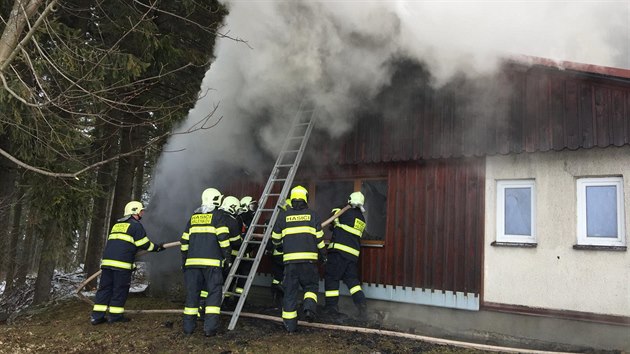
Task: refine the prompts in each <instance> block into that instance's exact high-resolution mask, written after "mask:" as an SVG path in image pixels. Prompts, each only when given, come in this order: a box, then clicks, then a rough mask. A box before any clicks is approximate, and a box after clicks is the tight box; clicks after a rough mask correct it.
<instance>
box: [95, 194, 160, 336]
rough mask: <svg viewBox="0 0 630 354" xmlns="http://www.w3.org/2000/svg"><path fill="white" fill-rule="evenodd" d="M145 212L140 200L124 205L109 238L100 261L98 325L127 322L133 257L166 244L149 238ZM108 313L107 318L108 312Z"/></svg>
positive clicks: (96, 305) (96, 323) (96, 309)
mask: <svg viewBox="0 0 630 354" xmlns="http://www.w3.org/2000/svg"><path fill="white" fill-rule="evenodd" d="M143 214H144V206H143V205H142V203H140V202H137V201H131V202H129V203H127V205H125V216H123V217H122V218H121V219H118V222H117V223H116V224H114V226H113V227H112V231H111V232H110V234H109V237H108V238H107V244H106V245H105V251H104V252H103V260H102V261H101V271H102V273H101V280H100V282H99V288H98V291H97V292H96V299H95V300H94V308H93V309H92V316H91V321H90V322H91V323H92V324H93V325H98V324H101V323H104V322H105V321H107V322H109V323H114V322H128V321H129V318H127V317H125V316H123V313H124V312H125V302H126V301H127V296H128V295H129V286H130V285H131V272H132V271H133V270H134V268H135V265H134V263H133V262H134V260H135V256H136V252H137V251H138V249H143V250H147V251H149V252H160V251H162V250H163V249H164V247H163V244H161V243H159V244H157V245H156V244H154V243H153V242H151V240H149V238H148V237H147V233H146V231H144V227H143V226H142V224H141V223H140V219H142V215H143ZM107 311H109V316H108V318H107V319H106V318H105V312H107Z"/></svg>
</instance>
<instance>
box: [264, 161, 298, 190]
mask: <svg viewBox="0 0 630 354" xmlns="http://www.w3.org/2000/svg"><path fill="white" fill-rule="evenodd" d="M291 166H293V165H291ZM267 196H268V197H279V196H280V193H269V194H267Z"/></svg>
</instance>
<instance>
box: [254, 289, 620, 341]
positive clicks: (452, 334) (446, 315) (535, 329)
mask: <svg viewBox="0 0 630 354" xmlns="http://www.w3.org/2000/svg"><path fill="white" fill-rule="evenodd" d="M320 300H321V301H320V304H323V296H321V294H320ZM247 301H248V303H251V304H255V305H262V306H264V305H265V304H270V303H271V298H270V292H269V289H268V288H265V287H253V288H252V289H251V291H250V293H249V296H248V299H247ZM339 305H340V306H339V307H340V311H341V312H344V313H346V314H348V315H350V316H356V314H357V310H356V308H355V307H354V305H353V303H352V299H351V298H349V297H346V296H342V297H341V299H340V303H339ZM368 308H369V312H370V322H369V326H371V327H372V326H382V327H383V328H387V329H393V330H397V331H401V332H408V333H414V334H419V335H425V336H431V337H438V338H446V339H453V340H460V341H469V342H475V343H482V344H490V345H500V346H508V347H515V348H523V349H532V350H551V351H572V352H587V351H621V352H630V327H628V326H622V325H607V324H601V323H595V322H588V321H577V320H565V319H558V318H549V317H541V316H534V315H521V314H509V313H502V312H495V311H486V310H480V311H466V310H457V309H449V308H442V307H434V306H424V305H415V304H403V303H396V302H390V301H378V300H368Z"/></svg>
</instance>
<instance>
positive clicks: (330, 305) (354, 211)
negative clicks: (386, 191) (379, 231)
mask: <svg viewBox="0 0 630 354" xmlns="http://www.w3.org/2000/svg"><path fill="white" fill-rule="evenodd" d="M364 203H365V197H364V196H363V193H361V192H354V193H352V194H350V197H349V199H348V204H350V206H352V208H351V209H349V210H348V211H346V212H345V213H344V214H342V215H341V216H339V217H338V218H337V219H335V220H334V221H333V224H332V225H331V227H332V229H333V235H332V239H331V240H330V243H329V244H328V255H327V256H328V262H327V263H326V271H325V273H324V274H325V275H324V288H325V289H326V305H325V307H324V310H325V312H327V313H329V314H332V315H339V308H338V305H337V304H338V302H339V281H340V280H343V282H344V283H345V284H346V286H348V289H349V290H350V294H351V295H352V301H353V302H354V304H355V305H356V306H357V308H358V309H359V317H360V318H362V319H365V318H366V317H367V312H366V310H367V307H366V301H365V295H364V294H363V290H362V289H361V282H360V281H359V272H358V262H359V253H360V249H361V236H362V235H363V230H365V217H364V216H363V212H364V211H365V209H363V204H364ZM340 209H341V208H335V209H333V210H332V215H334V214H335V213H337V212H338V211H339V210H340Z"/></svg>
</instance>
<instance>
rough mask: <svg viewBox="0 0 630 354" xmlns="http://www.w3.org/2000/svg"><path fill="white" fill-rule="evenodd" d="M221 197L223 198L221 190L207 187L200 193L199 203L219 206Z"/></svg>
mask: <svg viewBox="0 0 630 354" xmlns="http://www.w3.org/2000/svg"><path fill="white" fill-rule="evenodd" d="M221 198H223V194H221V192H219V191H218V190H217V189H214V188H208V189H206V190H205V191H203V193H201V205H205V206H212V205H214V206H215V207H219V206H221Z"/></svg>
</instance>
